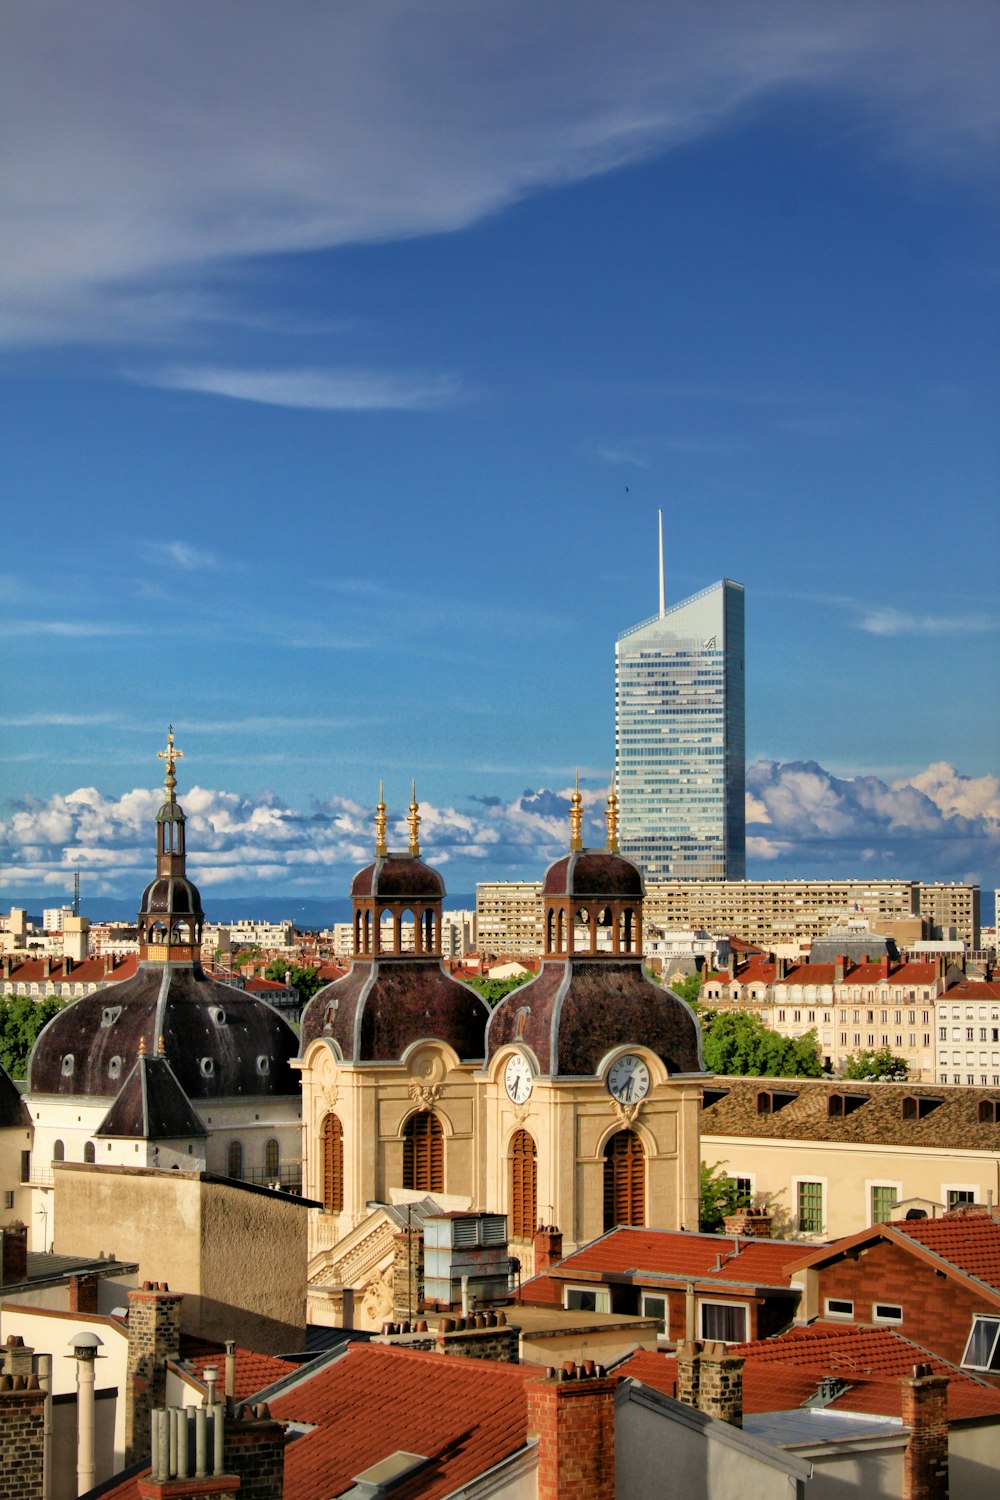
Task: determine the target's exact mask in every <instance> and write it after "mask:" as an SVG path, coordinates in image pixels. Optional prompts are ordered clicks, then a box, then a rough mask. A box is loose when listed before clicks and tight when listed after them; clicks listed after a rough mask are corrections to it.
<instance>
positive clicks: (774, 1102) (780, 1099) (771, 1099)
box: [757, 1089, 799, 1115]
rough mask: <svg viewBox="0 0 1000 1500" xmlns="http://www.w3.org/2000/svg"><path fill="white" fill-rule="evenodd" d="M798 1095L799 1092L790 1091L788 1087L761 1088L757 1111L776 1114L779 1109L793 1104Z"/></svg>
mask: <svg viewBox="0 0 1000 1500" xmlns="http://www.w3.org/2000/svg"><path fill="white" fill-rule="evenodd" d="M798 1097H799V1096H798V1094H793V1093H790V1092H789V1091H788V1090H786V1089H761V1090H760V1092H759V1093H758V1095H757V1113H758V1114H759V1115H776V1114H777V1113H778V1111H779V1109H784V1107H785V1105H786V1104H791V1103H792V1101H793V1100H794V1099H797V1098H798Z"/></svg>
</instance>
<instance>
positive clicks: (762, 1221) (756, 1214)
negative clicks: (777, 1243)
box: [722, 1208, 773, 1240]
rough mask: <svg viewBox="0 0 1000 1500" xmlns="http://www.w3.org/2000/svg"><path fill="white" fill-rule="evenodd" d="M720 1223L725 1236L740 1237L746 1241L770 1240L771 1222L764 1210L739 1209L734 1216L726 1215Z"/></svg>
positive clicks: (769, 1216) (768, 1214)
mask: <svg viewBox="0 0 1000 1500" xmlns="http://www.w3.org/2000/svg"><path fill="white" fill-rule="evenodd" d="M722 1222H723V1224H724V1226H725V1230H726V1233H727V1234H731V1235H737V1236H741V1237H742V1238H743V1239H747V1240H769V1239H770V1238H771V1225H772V1222H773V1221H772V1218H771V1214H770V1213H769V1212H768V1210H767V1209H766V1208H741V1209H740V1210H739V1211H738V1212H737V1213H735V1214H726V1215H725V1217H724V1218H723V1220H722Z"/></svg>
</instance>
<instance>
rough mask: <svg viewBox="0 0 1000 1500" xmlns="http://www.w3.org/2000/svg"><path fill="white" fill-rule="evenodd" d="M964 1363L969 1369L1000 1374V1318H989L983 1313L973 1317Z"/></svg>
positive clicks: (963, 1356) (963, 1357) (963, 1358)
mask: <svg viewBox="0 0 1000 1500" xmlns="http://www.w3.org/2000/svg"><path fill="white" fill-rule="evenodd" d="M962 1364H963V1366H964V1367H965V1368H966V1369H967V1370H985V1371H988V1372H989V1373H990V1374H994V1375H996V1374H1000V1318H988V1317H984V1316H982V1315H981V1314H979V1315H977V1316H976V1317H974V1318H973V1320H972V1329H971V1331H970V1333H969V1342H968V1343H967V1344H966V1346H965V1353H964V1354H963V1355H962Z"/></svg>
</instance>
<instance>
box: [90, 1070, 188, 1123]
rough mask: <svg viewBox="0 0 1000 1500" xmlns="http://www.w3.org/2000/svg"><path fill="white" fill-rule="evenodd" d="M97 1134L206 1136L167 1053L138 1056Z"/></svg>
mask: <svg viewBox="0 0 1000 1500" xmlns="http://www.w3.org/2000/svg"><path fill="white" fill-rule="evenodd" d="M95 1134H96V1135H99V1136H113V1137H117V1138H120V1139H124V1140H130V1141H135V1140H147V1141H164V1140H186V1139H188V1138H189V1137H191V1136H199V1137H200V1136H207V1134H208V1131H207V1130H206V1129H205V1126H204V1125H203V1124H202V1122H201V1120H200V1119H199V1118H198V1115H197V1113H196V1112H195V1110H194V1108H193V1106H192V1104H191V1101H190V1100H189V1099H188V1097H187V1095H186V1094H185V1092H184V1090H183V1089H182V1088H181V1086H180V1084H179V1083H178V1082H177V1078H176V1075H175V1074H174V1070H173V1068H172V1067H171V1066H170V1064H169V1062H168V1061H167V1059H166V1058H165V1057H138V1058H136V1061H135V1066H134V1067H133V1069H132V1071H131V1072H130V1073H129V1075H128V1077H127V1078H126V1080H125V1082H124V1083H123V1084H122V1087H121V1091H120V1092H119V1094H118V1097H117V1099H116V1100H115V1102H114V1104H112V1106H111V1108H110V1109H109V1110H108V1112H107V1114H106V1115H105V1116H104V1119H103V1120H102V1121H101V1123H100V1125H99V1126H98V1128H97V1130H96V1131H95Z"/></svg>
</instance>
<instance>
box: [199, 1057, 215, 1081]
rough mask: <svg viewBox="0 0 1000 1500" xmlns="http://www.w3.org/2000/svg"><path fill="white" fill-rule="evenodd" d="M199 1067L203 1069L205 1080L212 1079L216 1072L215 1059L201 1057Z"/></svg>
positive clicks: (202, 1073)
mask: <svg viewBox="0 0 1000 1500" xmlns="http://www.w3.org/2000/svg"><path fill="white" fill-rule="evenodd" d="M198 1066H199V1068H200V1069H201V1076H202V1077H203V1078H211V1076H212V1074H213V1073H214V1072H215V1058H214V1057H199V1059H198Z"/></svg>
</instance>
